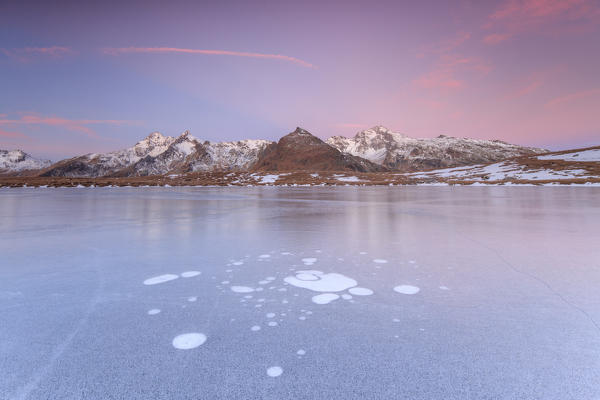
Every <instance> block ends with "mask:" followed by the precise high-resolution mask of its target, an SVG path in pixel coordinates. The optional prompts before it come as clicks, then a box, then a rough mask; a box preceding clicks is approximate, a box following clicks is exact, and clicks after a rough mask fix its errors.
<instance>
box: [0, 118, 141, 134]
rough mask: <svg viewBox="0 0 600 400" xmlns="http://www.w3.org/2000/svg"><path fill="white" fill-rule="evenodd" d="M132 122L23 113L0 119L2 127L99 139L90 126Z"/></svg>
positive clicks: (128, 122) (129, 122)
mask: <svg viewBox="0 0 600 400" xmlns="http://www.w3.org/2000/svg"><path fill="white" fill-rule="evenodd" d="M132 123H133V122H131V121H119V120H95V119H68V118H62V117H57V116H42V115H40V114H37V113H22V114H21V115H20V117H19V118H13V119H9V118H6V117H0V126H2V125H4V126H16V125H44V126H52V127H59V128H63V129H66V130H68V131H72V132H78V133H83V134H85V135H87V136H90V137H98V135H97V134H96V132H95V131H94V130H92V129H91V128H90V127H89V126H88V125H96V124H108V125H124V124H132Z"/></svg>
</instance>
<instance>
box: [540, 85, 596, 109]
mask: <svg viewBox="0 0 600 400" xmlns="http://www.w3.org/2000/svg"><path fill="white" fill-rule="evenodd" d="M599 95H600V88H599V89H590V90H582V91H579V92H575V93H570V94H567V95H564V96H559V97H555V98H554V99H552V100H550V101H549V102H547V103H546V107H556V106H560V105H563V104H568V103H571V102H573V101H576V100H579V99H583V98H586V97H592V96H599Z"/></svg>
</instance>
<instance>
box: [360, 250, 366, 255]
mask: <svg viewBox="0 0 600 400" xmlns="http://www.w3.org/2000/svg"><path fill="white" fill-rule="evenodd" d="M358 254H362V255H365V254H367V252H366V251H361V252H360V253H358Z"/></svg>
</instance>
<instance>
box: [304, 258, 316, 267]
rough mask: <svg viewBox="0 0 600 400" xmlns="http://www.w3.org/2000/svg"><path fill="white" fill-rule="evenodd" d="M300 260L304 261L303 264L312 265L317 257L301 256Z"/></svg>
mask: <svg viewBox="0 0 600 400" xmlns="http://www.w3.org/2000/svg"><path fill="white" fill-rule="evenodd" d="M302 262H303V263H304V265H313V264H314V263H316V262H317V259H316V258H313V257H309V258H303V259H302Z"/></svg>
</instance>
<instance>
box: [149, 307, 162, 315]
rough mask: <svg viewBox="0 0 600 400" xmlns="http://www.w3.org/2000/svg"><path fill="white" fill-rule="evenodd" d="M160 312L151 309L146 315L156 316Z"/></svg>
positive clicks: (156, 309)
mask: <svg viewBox="0 0 600 400" xmlns="http://www.w3.org/2000/svg"><path fill="white" fill-rule="evenodd" d="M159 312H160V310H159V309H158V308H153V309H152V310H148V315H156V314H158V313H159Z"/></svg>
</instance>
